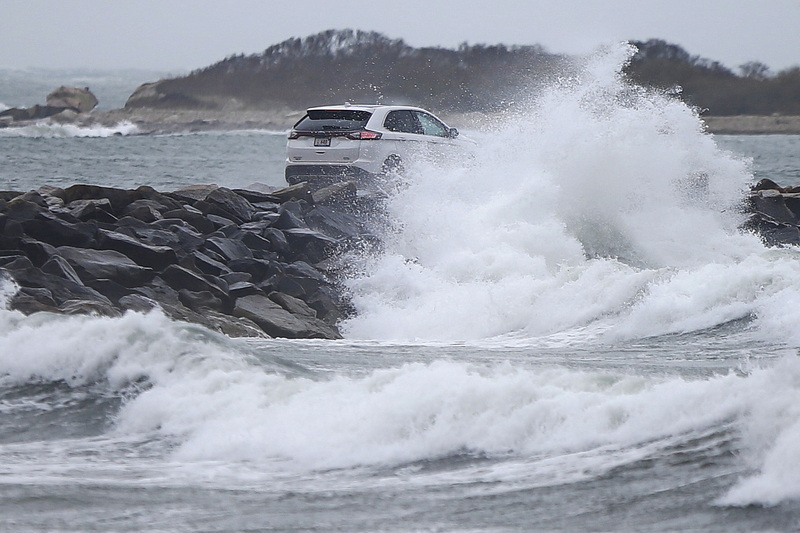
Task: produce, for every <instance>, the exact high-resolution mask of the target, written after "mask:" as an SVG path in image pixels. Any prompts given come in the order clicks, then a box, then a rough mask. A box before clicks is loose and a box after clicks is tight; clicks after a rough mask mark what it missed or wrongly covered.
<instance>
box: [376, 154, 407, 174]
mask: <svg viewBox="0 0 800 533" xmlns="http://www.w3.org/2000/svg"><path fill="white" fill-rule="evenodd" d="M381 173H382V174H383V175H384V176H389V175H391V174H402V173H403V160H402V159H400V156H397V155H390V156H389V157H387V158H386V161H384V162H383V165H382V166H381Z"/></svg>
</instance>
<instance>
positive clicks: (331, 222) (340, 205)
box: [0, 183, 371, 339]
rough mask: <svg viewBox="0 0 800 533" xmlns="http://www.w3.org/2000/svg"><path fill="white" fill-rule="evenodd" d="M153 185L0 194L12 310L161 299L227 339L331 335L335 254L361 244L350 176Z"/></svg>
mask: <svg viewBox="0 0 800 533" xmlns="http://www.w3.org/2000/svg"><path fill="white" fill-rule="evenodd" d="M249 189H254V190H245V189H235V190H231V189H227V188H223V187H217V186H214V185H208V186H204V185H201V186H192V187H186V188H183V189H179V190H176V191H174V192H167V193H161V192H158V191H156V190H154V189H152V188H150V187H146V186H143V187H139V188H138V189H135V190H122V189H116V188H108V187H99V186H91V185H74V186H71V187H69V188H66V189H59V188H55V187H49V186H45V187H41V188H40V189H38V190H35V191H28V192H24V193H22V192H8V191H7V192H0V276H5V277H8V278H11V279H12V280H13V282H14V283H15V284H16V285H17V288H18V290H17V292H16V294H15V295H14V296H13V297H12V298H11V299H10V302H9V306H10V307H11V308H12V309H16V310H19V311H22V312H24V313H26V314H30V313H34V312H41V311H44V312H53V313H67V314H84V313H94V314H99V315H105V316H116V315H119V314H121V313H123V312H125V311H127V310H131V311H139V312H146V311H149V310H151V309H153V308H160V309H161V310H162V311H163V312H164V313H165V314H167V315H168V316H170V317H172V318H174V319H177V320H183V321H189V322H194V323H198V324H202V325H204V326H206V327H209V328H211V329H214V330H217V331H221V332H223V333H225V334H228V335H231V336H272V337H285V338H325V339H334V338H338V337H339V332H338V330H337V328H336V324H337V322H338V321H339V320H341V319H342V318H343V317H345V316H346V315H347V314H348V313H349V312H350V308H349V306H348V302H347V299H346V298H345V297H344V296H343V293H342V291H341V290H339V287H338V285H337V275H338V270H337V264H338V262H337V261H336V260H335V257H336V256H337V255H338V254H341V253H343V252H344V251H346V250H348V249H350V248H351V247H353V246H357V245H362V244H363V243H364V242H369V241H370V240H371V237H370V235H369V228H368V227H367V226H366V222H365V221H366V220H368V219H369V217H367V216H364V213H365V212H366V211H368V210H369V209H370V205H369V201H368V200H365V199H364V198H361V197H359V196H357V195H356V191H355V187H354V186H353V184H352V183H340V184H336V185H334V186H331V187H328V188H325V189H322V190H318V191H314V192H312V191H311V190H310V189H309V188H308V187H307V185H306V184H299V185H297V186H294V187H289V188H286V189H280V190H269V188H268V187H265V186H261V187H259V186H251V187H250V188H249Z"/></svg>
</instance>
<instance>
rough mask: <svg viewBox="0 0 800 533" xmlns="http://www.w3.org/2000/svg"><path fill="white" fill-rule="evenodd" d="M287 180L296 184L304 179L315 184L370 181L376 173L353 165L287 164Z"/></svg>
mask: <svg viewBox="0 0 800 533" xmlns="http://www.w3.org/2000/svg"><path fill="white" fill-rule="evenodd" d="M285 177H286V182H287V183H288V184H289V185H295V184H297V183H300V182H302V181H307V182H309V183H315V184H325V183H335V182H337V181H346V180H355V181H359V182H361V181H368V180H371V179H372V178H374V174H372V173H371V172H368V171H366V170H364V169H363V168H359V167H356V166H353V165H296V164H294V165H292V164H290V165H286V171H285Z"/></svg>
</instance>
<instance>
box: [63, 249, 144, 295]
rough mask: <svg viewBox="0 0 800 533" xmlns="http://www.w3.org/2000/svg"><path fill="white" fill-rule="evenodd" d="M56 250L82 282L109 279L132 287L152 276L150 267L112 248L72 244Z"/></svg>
mask: <svg viewBox="0 0 800 533" xmlns="http://www.w3.org/2000/svg"><path fill="white" fill-rule="evenodd" d="M57 250H58V253H59V254H60V255H61V256H62V257H63V258H64V259H66V260H67V262H69V264H70V265H71V266H72V268H74V269H75V272H77V273H78V276H80V278H81V280H83V282H84V283H86V282H87V281H88V280H92V279H110V280H113V281H116V282H117V283H119V284H120V285H123V286H125V287H132V286H136V285H139V284H141V283H143V282H144V281H146V280H147V279H149V278H152V277H153V273H152V270H151V269H150V268H146V267H142V266H139V265H137V264H136V263H135V262H134V261H132V260H131V259H129V258H128V257H127V256H125V255H123V254H121V253H119V252H116V251H114V250H91V249H87V248H75V247H73V246H59V247H58V248H57Z"/></svg>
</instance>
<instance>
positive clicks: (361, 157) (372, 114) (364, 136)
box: [286, 103, 471, 185]
mask: <svg viewBox="0 0 800 533" xmlns="http://www.w3.org/2000/svg"><path fill="white" fill-rule="evenodd" d="M457 137H458V130H456V129H455V128H450V127H448V126H447V125H446V124H445V123H444V122H442V121H441V120H439V119H438V118H436V116H434V115H433V114H432V113H430V112H428V111H425V110H424V109H421V108H418V107H409V106H397V105H355V104H349V103H345V104H344V105H337V106H323V107H312V108H310V109H308V110H307V111H306V115H305V116H304V117H303V118H301V119H300V120H299V121H298V122H297V124H295V125H294V127H293V128H292V130H291V131H290V132H289V140H288V143H287V145H286V181H287V182H288V183H289V184H290V185H294V184H296V183H299V182H301V181H309V182H317V183H325V182H332V181H337V180H342V179H355V180H356V181H361V182H369V181H370V180H372V179H373V178H374V177H375V176H377V175H381V174H389V173H391V172H393V171H400V170H401V169H402V168H403V164H404V163H405V162H407V161H412V160H416V159H419V158H435V159H440V158H441V157H442V156H443V155H446V154H448V153H450V154H453V153H455V152H457V151H458V150H459V148H465V147H467V146H469V145H470V144H471V143H470V141H468V140H463V139H458V138H457Z"/></svg>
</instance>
